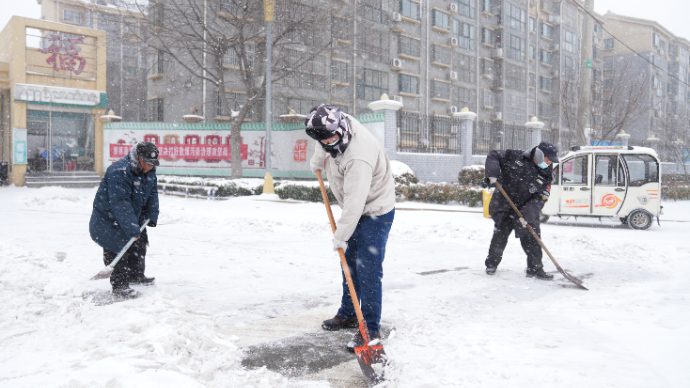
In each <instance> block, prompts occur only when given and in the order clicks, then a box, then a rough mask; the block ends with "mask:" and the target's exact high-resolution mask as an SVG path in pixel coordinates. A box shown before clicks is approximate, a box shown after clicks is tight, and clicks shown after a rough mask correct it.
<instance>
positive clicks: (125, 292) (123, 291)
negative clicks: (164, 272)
mask: <svg viewBox="0 0 690 388" xmlns="http://www.w3.org/2000/svg"><path fill="white" fill-rule="evenodd" d="M113 295H115V296H117V297H119V298H122V299H134V298H136V297H138V296H139V291H137V290H134V289H132V288H129V287H116V288H115V287H114V288H113Z"/></svg>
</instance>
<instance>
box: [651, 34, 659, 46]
mask: <svg viewBox="0 0 690 388" xmlns="http://www.w3.org/2000/svg"><path fill="white" fill-rule="evenodd" d="M652 43H653V44H655V45H657V46H659V45H660V44H661V37H659V34H652Z"/></svg>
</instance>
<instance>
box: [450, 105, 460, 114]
mask: <svg viewBox="0 0 690 388" xmlns="http://www.w3.org/2000/svg"><path fill="white" fill-rule="evenodd" d="M458 112H460V111H459V110H458V107H457V106H451V107H450V113H451V114H454V113H458Z"/></svg>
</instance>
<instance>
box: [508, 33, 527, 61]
mask: <svg viewBox="0 0 690 388" xmlns="http://www.w3.org/2000/svg"><path fill="white" fill-rule="evenodd" d="M507 43H508V44H507V46H508V47H507V53H506V56H507V57H508V58H512V59H514V60H516V61H524V60H525V53H526V51H527V50H526V47H525V40H524V39H522V38H518V37H517V36H515V35H511V34H508V42H507Z"/></svg>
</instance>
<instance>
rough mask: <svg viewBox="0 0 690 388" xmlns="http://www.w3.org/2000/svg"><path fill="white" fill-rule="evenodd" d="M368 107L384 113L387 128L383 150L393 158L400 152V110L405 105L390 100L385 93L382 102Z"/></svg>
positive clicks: (373, 103) (376, 102) (374, 102)
mask: <svg viewBox="0 0 690 388" xmlns="http://www.w3.org/2000/svg"><path fill="white" fill-rule="evenodd" d="M368 106H369V109H371V110H372V111H373V112H378V111H381V110H382V111H383V114H384V126H385V129H384V134H383V138H384V142H383V143H384V144H383V149H384V150H385V151H386V154H388V157H392V156H394V155H395V154H396V152H397V151H398V110H400V109H401V108H402V107H403V103H402V102H400V101H394V100H391V99H389V98H388V95H387V94H385V93H384V94H382V95H381V99H380V100H378V101H373V102H370V103H369V105H368Z"/></svg>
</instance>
